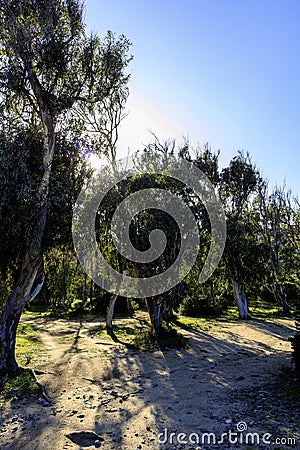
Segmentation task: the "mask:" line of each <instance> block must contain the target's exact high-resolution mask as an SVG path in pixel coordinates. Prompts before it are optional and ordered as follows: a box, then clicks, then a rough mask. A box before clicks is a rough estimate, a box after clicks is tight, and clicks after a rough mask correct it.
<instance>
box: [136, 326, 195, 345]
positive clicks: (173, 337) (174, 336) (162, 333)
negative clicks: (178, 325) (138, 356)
mask: <svg viewBox="0 0 300 450" xmlns="http://www.w3.org/2000/svg"><path fill="white" fill-rule="evenodd" d="M134 345H135V346H136V347H137V348H139V349H140V350H143V351H145V350H152V351H154V350H158V349H161V350H163V349H165V348H176V349H180V348H185V347H186V346H187V342H186V339H185V338H184V337H183V336H182V335H181V334H180V333H178V332H177V331H176V330H175V329H174V328H169V327H164V326H163V327H162V328H161V329H160V330H159V331H157V332H155V331H154V330H152V329H150V328H144V329H141V330H138V332H137V333H136V337H135V339H134Z"/></svg>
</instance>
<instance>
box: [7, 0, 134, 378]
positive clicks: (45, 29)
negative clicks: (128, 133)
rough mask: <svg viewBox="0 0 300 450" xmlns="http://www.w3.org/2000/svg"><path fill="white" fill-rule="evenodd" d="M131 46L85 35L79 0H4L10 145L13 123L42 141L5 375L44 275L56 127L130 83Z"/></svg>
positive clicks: (11, 305)
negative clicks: (23, 315) (23, 318)
mask: <svg viewBox="0 0 300 450" xmlns="http://www.w3.org/2000/svg"><path fill="white" fill-rule="evenodd" d="M129 47H130V43H129V42H128V40H127V39H126V38H125V37H124V36H121V37H120V38H115V37H114V35H113V34H112V33H111V32H108V33H107V35H106V37H105V38H104V39H102V40H101V39H100V38H99V37H98V36H97V35H90V36H89V35H87V33H86V31H85V24H84V22H83V2H82V1H80V0H1V1H0V101H1V104H0V110H1V121H2V130H3V134H4V135H5V136H7V138H8V140H9V141H10V143H9V145H8V147H10V148H12V146H13V145H14V142H15V139H16V128H17V127H16V125H15V124H17V126H18V127H19V126H22V127H23V128H24V127H25V129H26V133H27V132H28V133H31V132H32V130H33V129H34V130H35V131H36V133H37V134H38V139H37V141H36V145H35V146H32V147H31V148H30V149H29V150H28V148H27V149H26V151H28V152H29V154H30V158H31V160H32V161H33V162H32V163H31V165H29V166H28V167H27V169H26V170H27V172H28V177H29V179H30V183H29V184H30V189H31V190H32V191H33V196H32V197H33V199H34V200H33V204H32V205H31V208H30V213H29V212H28V214H27V216H26V220H25V223H24V229H23V230H22V232H21V235H20V247H19V252H18V258H17V263H18V268H17V270H16V272H15V277H14V280H13V283H12V287H11V291H10V295H9V297H8V299H7V301H6V302H4V304H3V305H2V310H1V317H0V377H4V376H7V375H8V376H12V375H14V374H16V373H18V371H19V367H18V365H17V362H16V359H15V339H16V330H17V326H18V323H19V319H20V316H21V313H22V311H23V309H24V307H25V305H26V303H27V302H29V301H30V300H31V299H33V298H34V297H35V296H36V295H37V294H38V292H39V291H40V289H41V287H42V285H43V282H44V278H45V276H44V270H43V260H42V240H43V236H44V231H45V226H46V217H47V210H48V196H49V185H50V179H51V170H52V163H53V158H54V155H55V149H56V135H57V132H58V131H59V129H61V128H62V127H63V126H64V125H65V124H66V123H67V122H68V120H69V119H70V116H72V115H73V113H74V111H75V110H76V109H78V108H83V109H85V110H86V112H87V114H90V113H92V112H93V111H94V110H95V109H97V108H100V104H101V102H104V101H105V99H107V98H108V97H109V96H110V97H111V98H113V96H114V95H117V92H120V91H122V90H123V89H124V88H126V86H127V83H128V75H127V74H126V73H125V72H126V67H127V65H128V63H129V60H130V57H129V56H128V50H129ZM100 109H101V108H100ZM26 127H27V128H26ZM19 151H22V146H20V147H19ZM2 152H3V157H4V158H6V157H8V158H11V154H12V153H13V151H12V152H8V153H9V154H8V153H7V146H6V144H5V145H3V146H2ZM2 181H3V180H2ZM23 181H24V180H23ZM25 181H26V180H25ZM4 182H5V180H4ZM24 185H26V183H24ZM14 188H15V186H12V189H14ZM2 200H3V201H4V202H5V198H4V199H2Z"/></svg>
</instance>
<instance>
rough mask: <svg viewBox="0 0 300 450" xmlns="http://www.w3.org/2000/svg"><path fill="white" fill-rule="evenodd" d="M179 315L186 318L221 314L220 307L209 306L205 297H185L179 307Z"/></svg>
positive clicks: (215, 305) (216, 305)
mask: <svg viewBox="0 0 300 450" xmlns="http://www.w3.org/2000/svg"><path fill="white" fill-rule="evenodd" d="M178 312H179V314H180V315H182V316H188V317H206V316H217V315H219V314H220V313H221V312H222V308H221V305H220V304H219V305H218V304H216V303H215V304H210V301H209V298H208V297H207V296H206V295H198V296H197V297H195V296H190V295H188V296H186V297H185V298H184V300H183V302H182V303H181V305H180V307H179V311H178Z"/></svg>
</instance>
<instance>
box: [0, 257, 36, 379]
mask: <svg viewBox="0 0 300 450" xmlns="http://www.w3.org/2000/svg"><path fill="white" fill-rule="evenodd" d="M44 279H45V277H44V273H43V271H42V262H41V259H40V258H37V259H36V260H35V261H32V260H31V258H30V255H29V252H28V251H27V252H26V254H25V256H24V260H23V264H22V267H21V269H20V274H19V278H18V280H17V282H16V284H15V287H14V288H13V290H12V292H11V294H10V296H9V298H8V301H7V303H6V305H5V306H4V308H3V310H2V314H1V318H0V380H3V379H4V378H5V377H13V376H15V375H17V374H18V373H19V372H20V369H19V366H18V364H17V361H16V358H15V346H16V335H17V327H18V324H19V321H20V317H21V314H22V312H23V310H24V307H25V305H26V303H27V302H29V301H30V300H32V299H33V298H34V297H35V296H36V295H37V294H38V293H39V292H40V290H41V288H42V286H43V283H44Z"/></svg>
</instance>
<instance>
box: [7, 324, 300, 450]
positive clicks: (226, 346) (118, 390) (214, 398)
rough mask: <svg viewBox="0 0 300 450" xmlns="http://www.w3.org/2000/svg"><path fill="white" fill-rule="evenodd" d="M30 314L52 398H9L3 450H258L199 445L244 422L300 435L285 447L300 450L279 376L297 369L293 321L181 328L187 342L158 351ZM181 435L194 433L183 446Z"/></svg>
mask: <svg viewBox="0 0 300 450" xmlns="http://www.w3.org/2000/svg"><path fill="white" fill-rule="evenodd" d="M23 320H25V321H26V322H28V323H30V324H31V325H33V326H34V327H35V329H36V330H37V336H38V338H39V339H40V340H41V341H42V344H43V347H44V351H42V356H41V357H40V360H39V363H38V364H36V365H35V369H37V374H38V375H37V376H38V379H39V381H40V382H41V383H42V384H43V385H45V387H46V389H47V392H48V394H49V396H50V397H51V400H52V402H51V404H50V405H48V404H47V403H46V402H44V401H43V400H42V401H38V400H35V401H34V402H33V403H28V402H25V403H24V402H22V403H21V402H20V401H19V402H18V401H15V402H13V403H11V404H10V406H8V407H7V410H6V411H5V412H4V417H3V418H2V425H0V448H1V449H5V450H18V449H24V450H50V449H54V450H73V449H80V448H95V447H96V448H97V447H98V448H101V449H105V450H107V449H122V450H125V449H129V450H135V449H139V448H140V449H155V450H156V449H165V448H166V449H177V448H186V449H200V448H203V449H204V448H207V449H208V448H216V449H218V448H219V449H221V448H243V449H244V448H245V449H246V448H254V447H251V446H250V447H249V446H247V445H244V443H242V444H239V445H238V444H235V445H234V446H232V447H230V446H225V444H223V443H216V444H215V445H214V444H213V441H211V443H210V444H208V443H207V442H206V441H203V443H202V441H201V439H202V435H203V433H205V432H210V433H215V435H216V436H217V438H218V439H220V436H221V434H222V432H228V431H229V430H230V429H231V430H234V431H236V430H237V424H238V423H239V424H240V423H241V422H245V424H246V426H247V427H248V431H251V432H257V433H266V432H270V434H272V439H273V441H274V436H275V437H276V436H279V437H281V438H282V437H283V438H287V436H292V437H293V438H295V439H298V441H297V442H296V444H294V445H293V446H291V445H290V446H289V447H285V446H283V445H282V446H281V447H280V446H277V448H299V449H300V430H299V423H300V408H299V405H296V404H295V405H294V408H292V409H290V410H287V407H286V405H285V399H283V398H282V396H280V392H279V390H278V373H280V371H281V370H282V369H283V368H285V367H290V366H291V345H290V343H289V341H288V338H289V337H290V336H291V335H292V334H293V330H294V321H293V320H276V321H267V322H266V321H259V320H258V321H256V320H255V321H254V320H253V321H252V320H251V321H248V322H239V321H236V322H234V321H233V322H228V323H227V322H218V323H217V325H216V326H215V327H213V328H212V329H211V330H209V331H205V332H196V331H191V330H182V334H183V335H184V336H185V337H187V338H188V339H189V347H188V348H186V349H183V350H174V349H171V350H166V351H164V352H161V351H156V352H152V353H151V352H141V351H138V350H134V349H128V348H127V347H126V346H125V345H123V344H121V343H116V342H113V341H112V340H110V339H100V338H99V335H97V334H96V333H97V328H98V323H97V321H95V320H92V321H86V320H84V321H83V322H80V321H79V320H74V321H65V320H53V319H49V318H42V317H40V318H36V317H35V318H31V317H30V318H28V317H26V318H24V319H23ZM130 320H131V319H118V320H117V321H116V323H118V322H119V323H120V322H122V321H127V322H130ZM41 372H49V373H41ZM270 386H272V387H273V388H271V390H270V389H269V387H270ZM289 401H290V400H289ZM289 404H290V403H289ZM239 426H241V425H239ZM1 427H2V428H1ZM165 430H167V432H166V431H165ZM240 431H243V430H242V429H241V430H240ZM76 432H86V433H85V434H71V433H76ZM87 432H94V433H96V434H95V435H93V434H91V433H90V434H89V433H87ZM172 432H173V433H175V436H173V437H172V436H170V433H172ZM159 433H163V434H162V435H161V436H160V439H159V440H158V434H159ZM178 433H185V434H186V435H187V437H186V438H184V437H181V438H180V437H179V442H178ZM190 433H194V434H193V435H191V434H190ZM97 435H98V436H99V437H98V436H97ZM196 435H197V436H198V438H197V437H196ZM166 436H167V442H166V443H164V441H165V440H166ZM197 439H199V441H197ZM180 440H181V441H185V440H187V444H185V443H180ZM76 442H77V443H76ZM198 442H199V443H198ZM205 442H206V443H205ZM258 447H259V446H258V445H257V446H256V447H255V448H258ZM259 448H271V447H270V445H269V446H268V445H265V446H263V445H262V444H261V445H260V447H259ZM272 448H273V447H272ZM274 448H276V447H274Z"/></svg>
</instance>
